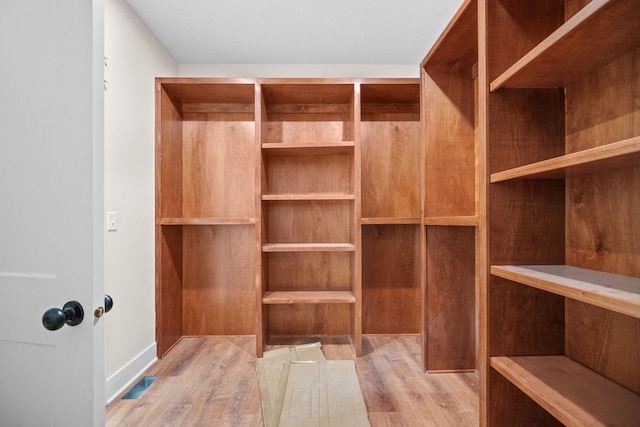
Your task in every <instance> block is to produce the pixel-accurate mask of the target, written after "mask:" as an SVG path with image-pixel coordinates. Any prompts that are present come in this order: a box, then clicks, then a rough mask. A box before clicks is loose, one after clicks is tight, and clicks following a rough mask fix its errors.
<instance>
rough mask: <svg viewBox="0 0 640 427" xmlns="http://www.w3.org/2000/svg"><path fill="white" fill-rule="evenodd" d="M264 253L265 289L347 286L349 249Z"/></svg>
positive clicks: (347, 287) (350, 256)
mask: <svg viewBox="0 0 640 427" xmlns="http://www.w3.org/2000/svg"><path fill="white" fill-rule="evenodd" d="M265 257H266V258H265V263H266V264H267V265H268V266H269V268H268V275H267V276H265V279H266V280H267V283H268V287H267V290H269V291H274V290H282V289H290V290H296V289H314V288H315V289H318V288H342V289H349V288H351V271H352V269H353V253H351V252H273V253H269V254H265Z"/></svg>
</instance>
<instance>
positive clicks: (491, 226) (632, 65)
mask: <svg viewBox="0 0 640 427" xmlns="http://www.w3.org/2000/svg"><path fill="white" fill-rule="evenodd" d="M637 6H638V5H637V2H635V1H633V0H611V1H610V0H592V1H590V2H589V1H580V0H566V1H564V2H552V1H549V2H547V1H543V2H536V3H535V5H533V4H524V3H522V2H519V1H516V0H485V1H482V2H480V3H479V8H478V16H484V17H486V21H485V22H479V35H480V38H479V42H480V43H479V58H483V59H484V61H481V62H480V63H479V64H478V80H479V81H480V82H481V85H480V86H479V91H478V95H477V99H478V104H479V108H480V111H481V114H480V117H481V120H480V122H479V129H478V135H479V139H480V140H481V141H484V143H485V145H486V162H487V163H486V164H487V165H488V170H487V174H486V181H485V183H483V184H482V185H481V200H482V199H483V198H484V199H485V201H486V219H483V215H482V213H481V221H480V228H481V229H483V230H484V231H483V232H482V233H481V235H480V240H481V241H484V243H483V244H484V248H483V251H484V255H482V258H484V260H483V262H482V264H481V267H480V268H481V269H482V270H483V273H482V274H481V275H480V277H479V280H480V290H481V296H482V300H481V302H480V308H481V310H480V323H479V325H480V330H481V342H480V350H481V354H480V360H481V363H480V369H479V370H480V375H481V406H480V407H481V419H480V422H481V425H517V424H519V423H520V424H522V423H526V424H527V425H560V424H564V425H575V426H582V425H637V424H638V420H640V410H639V409H638V408H639V407H640V405H639V402H640V368H638V366H640V353H638V351H637V346H636V345H635V344H634V343H635V342H636V341H637V339H638V336H640V278H639V277H640V265H639V264H638V262H637V260H638V257H639V256H640V243H639V241H640V234H639V233H640V215H639V214H638V212H640V199H639V198H638V197H637V195H638V194H640V162H639V159H640V155H639V154H638V153H639V152H640V139H639V138H640V128H639V127H638V126H637V125H636V124H637V123H638V118H639V117H640V107H639V105H638V103H637V102H635V101H634V99H635V98H634V97H635V96H634V95H633V93H634V91H635V89H636V86H637V83H636V82H637V81H638V78H639V73H640V68H638V67H637V57H638V54H640V33H639V31H638V30H639V29H640V9H639V8H638V7H637ZM488 23H491V25H489V24H488ZM483 117H484V118H483ZM483 192H484V196H483Z"/></svg>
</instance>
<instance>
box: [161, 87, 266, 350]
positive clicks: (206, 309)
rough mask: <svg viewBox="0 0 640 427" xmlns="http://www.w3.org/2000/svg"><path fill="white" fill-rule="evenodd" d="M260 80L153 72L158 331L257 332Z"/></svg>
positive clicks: (168, 338) (168, 340)
mask: <svg viewBox="0 0 640 427" xmlns="http://www.w3.org/2000/svg"><path fill="white" fill-rule="evenodd" d="M255 111H256V108H255V84H254V83H253V82H252V81H247V80H244V79H225V80H218V81H217V82H216V83H215V84H210V82H208V81H205V80H200V79H195V80H192V81H188V82H186V81H184V80H182V79H158V80H157V81H156V301H157V307H156V335H157V336H156V339H157V346H158V356H160V357H162V355H164V354H165V353H166V352H167V351H169V349H170V348H171V347H172V346H173V345H174V344H175V343H176V342H177V340H179V339H180V337H182V336H183V335H244V334H254V333H255V326H254V325H255V307H256V304H255V285H254V283H255V275H256V271H255V265H256V260H257V256H256V254H255V249H254V248H255V246H256V239H257V230H256V228H257V227H256V225H257V224H258V222H259V220H258V218H259V216H258V211H257V209H256V196H257V194H256V188H255V180H256V172H255V169H256V166H255V165H256V160H257V157H256V150H255Z"/></svg>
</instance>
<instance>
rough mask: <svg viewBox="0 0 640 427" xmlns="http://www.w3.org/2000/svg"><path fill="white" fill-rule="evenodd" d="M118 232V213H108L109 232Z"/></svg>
mask: <svg viewBox="0 0 640 427" xmlns="http://www.w3.org/2000/svg"><path fill="white" fill-rule="evenodd" d="M117 230H118V214H117V213H116V212H107V231H117Z"/></svg>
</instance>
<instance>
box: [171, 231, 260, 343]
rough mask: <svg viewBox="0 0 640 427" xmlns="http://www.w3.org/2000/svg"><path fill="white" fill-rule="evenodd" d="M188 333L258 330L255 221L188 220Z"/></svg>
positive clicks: (185, 313) (184, 274)
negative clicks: (208, 223) (205, 222)
mask: <svg viewBox="0 0 640 427" xmlns="http://www.w3.org/2000/svg"><path fill="white" fill-rule="evenodd" d="M183 229H184V239H183V246H184V249H183V251H184V256H183V265H182V278H183V286H182V292H183V301H184V302H183V315H182V316H183V333H184V335H253V334H255V287H254V277H255V272H254V267H255V265H254V252H253V251H254V250H255V232H254V229H253V226H251V225H249V226H244V225H242V226H184V227H183Z"/></svg>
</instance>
